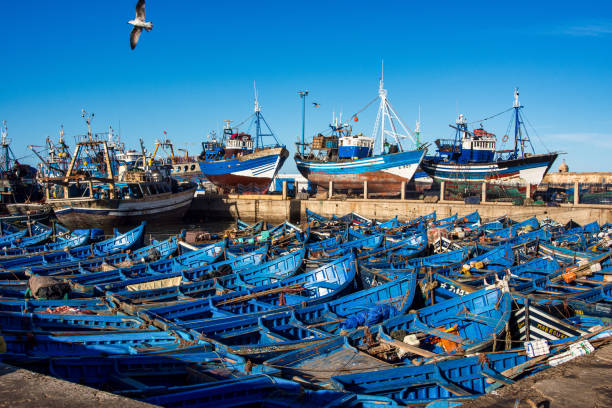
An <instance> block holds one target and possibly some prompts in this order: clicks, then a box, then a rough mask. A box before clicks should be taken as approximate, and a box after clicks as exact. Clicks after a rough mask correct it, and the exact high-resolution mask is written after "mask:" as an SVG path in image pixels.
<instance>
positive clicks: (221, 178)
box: [206, 174, 272, 194]
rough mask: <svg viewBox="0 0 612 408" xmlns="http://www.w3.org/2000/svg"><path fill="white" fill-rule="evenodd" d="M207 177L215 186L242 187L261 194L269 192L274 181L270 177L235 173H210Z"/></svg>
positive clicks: (226, 187) (227, 188) (226, 188)
mask: <svg viewBox="0 0 612 408" xmlns="http://www.w3.org/2000/svg"><path fill="white" fill-rule="evenodd" d="M206 177H207V178H208V180H209V181H210V182H211V183H213V184H214V185H215V186H217V187H221V188H223V189H225V190H229V191H231V190H232V189H242V190H246V191H254V192H257V193H261V194H264V193H267V192H268V189H269V188H270V184H271V183H272V179H271V178H269V177H246V176H236V175H234V174H216V175H212V174H209V175H207V176H206Z"/></svg>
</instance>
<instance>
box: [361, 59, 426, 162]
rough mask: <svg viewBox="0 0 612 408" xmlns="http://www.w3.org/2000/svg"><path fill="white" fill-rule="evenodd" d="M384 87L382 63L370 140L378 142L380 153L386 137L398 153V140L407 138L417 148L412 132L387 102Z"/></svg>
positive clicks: (401, 149)
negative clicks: (376, 108) (376, 111)
mask: <svg viewBox="0 0 612 408" xmlns="http://www.w3.org/2000/svg"><path fill="white" fill-rule="evenodd" d="M384 85H385V82H384V61H383V64H382V66H381V76H380V81H379V85H378V97H379V98H380V104H379V107H378V114H377V115H376V122H374V129H373V131H372V138H373V139H374V140H377V139H378V140H379V143H380V152H381V153H384V150H385V143H386V141H387V136H391V137H392V138H393V139H394V140H395V142H396V143H397V145H398V147H399V149H400V151H403V148H402V144H401V142H400V139H405V138H406V137H409V138H410V139H411V140H412V142H413V143H415V144H417V146H418V143H417V141H416V140H415V139H414V137H413V136H412V132H410V130H408V128H407V127H406V125H404V122H402V120H401V119H400V118H399V116H398V115H397V113H395V110H394V109H393V106H391V103H390V102H389V99H388V98H387V90H386V89H385V86H384ZM396 122H397V124H399V127H400V131H403V132H404V133H400V132H399V131H398V127H397V126H396ZM387 124H388V125H389V128H388V129H387V128H386V127H387Z"/></svg>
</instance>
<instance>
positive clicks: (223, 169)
mask: <svg viewBox="0 0 612 408" xmlns="http://www.w3.org/2000/svg"><path fill="white" fill-rule="evenodd" d="M249 119H252V120H251V123H250V125H249V129H254V131H255V137H254V138H253V137H252V136H251V135H250V134H249V133H244V132H239V131H238V130H234V129H232V128H231V127H230V121H226V126H225V128H224V129H223V137H222V139H221V140H220V141H218V140H217V139H216V138H215V136H214V135H212V137H211V140H209V141H206V142H203V143H202V149H203V150H202V154H201V155H200V157H199V163H200V170H201V171H202V174H204V176H205V177H206V178H207V179H208V180H210V182H211V183H213V184H214V185H216V186H217V187H220V188H222V189H224V190H227V191H234V192H256V193H265V192H267V191H268V188H269V187H270V183H271V182H272V179H273V178H274V177H275V176H276V174H277V173H278V171H279V170H280V168H281V167H282V166H283V164H284V163H285V160H286V159H287V157H288V156H289V152H288V151H287V149H286V148H285V146H282V145H280V144H279V143H278V140H277V139H276V136H275V135H274V133H273V132H272V130H271V129H270V126H269V125H268V122H266V120H265V119H264V117H263V115H262V114H261V107H260V106H259V101H258V99H257V92H255V111H254V113H253V115H252V116H251V117H250V118H249ZM249 119H247V120H249ZM247 120H245V121H244V122H246V121H247ZM244 122H243V123H244ZM264 127H265V128H266V129H267V133H265V131H264ZM264 138H272V139H273V140H274V144H272V145H266V144H265V143H264ZM253 139H254V140H253Z"/></svg>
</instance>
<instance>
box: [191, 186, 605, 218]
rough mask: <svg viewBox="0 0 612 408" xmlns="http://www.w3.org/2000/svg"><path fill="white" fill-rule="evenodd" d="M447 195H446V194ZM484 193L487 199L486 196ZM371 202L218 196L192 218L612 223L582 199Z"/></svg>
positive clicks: (196, 204)
mask: <svg viewBox="0 0 612 408" xmlns="http://www.w3.org/2000/svg"><path fill="white" fill-rule="evenodd" d="M442 191H444V190H442ZM485 194H486V193H484V194H483V195H485ZM440 196H441V197H439V198H438V200H437V202H427V201H431V200H414V199H401V198H400V199H372V198H363V197H362V198H335V197H334V196H333V195H332V196H331V198H325V199H322V198H312V197H311V198H308V199H295V198H289V197H286V195H237V194H228V195H217V194H207V195H201V196H197V197H196V198H195V199H194V200H193V203H192V206H191V210H190V215H191V216H192V217H194V218H196V219H203V220H215V219H235V218H240V219H244V220H247V221H259V220H263V219H265V220H267V221H270V222H277V221H278V222H282V221H284V220H290V221H291V222H294V223H299V222H301V221H305V220H306V216H305V214H306V209H309V210H311V211H314V212H316V213H317V214H321V215H323V216H325V217H331V216H333V215H338V214H348V213H350V212H356V213H358V214H360V215H362V216H364V217H366V218H371V219H379V220H386V219H390V218H393V217H394V216H396V215H397V216H398V219H399V220H402V221H405V220H409V219H413V218H415V217H419V216H423V215H426V214H429V213H431V212H433V211H436V213H437V214H438V216H439V217H447V216H450V215H452V214H455V213H457V214H458V215H459V216H463V215H466V214H469V213H472V212H474V211H478V212H479V214H481V216H482V217H483V218H487V219H493V218H498V217H501V216H504V215H508V214H509V215H511V216H512V217H513V218H516V219H525V218H529V217H531V216H534V215H535V216H537V217H538V218H540V219H541V218H545V217H549V218H553V219H555V220H556V221H558V222H562V223H565V222H568V221H570V220H573V221H575V222H578V223H580V224H583V223H588V222H591V221H597V222H599V223H601V224H605V223H606V222H611V223H612V204H581V203H580V202H579V200H572V202H569V203H561V204H558V205H556V206H547V205H514V204H513V203H512V202H488V201H487V200H486V199H485V200H482V199H481V200H480V203H479V204H466V203H465V202H464V201H454V200H445V199H440V198H444V196H443V194H440Z"/></svg>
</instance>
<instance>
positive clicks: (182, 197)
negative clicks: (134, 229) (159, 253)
mask: <svg viewBox="0 0 612 408" xmlns="http://www.w3.org/2000/svg"><path fill="white" fill-rule="evenodd" d="M194 192H195V187H192V188H189V189H187V190H184V191H181V192H178V193H173V194H171V193H164V194H158V195H156V196H148V197H146V198H144V199H133V200H96V199H84V200H81V199H72V200H50V202H49V204H51V206H52V207H53V209H54V212H55V216H56V217H57V219H58V220H59V221H60V222H61V223H62V224H64V225H66V226H67V227H69V228H75V227H76V228H105V229H108V228H110V227H114V226H118V225H134V224H137V223H140V222H142V221H159V220H163V221H164V222H166V221H169V220H177V219H181V218H183V216H184V215H185V213H187V211H188V210H189V207H190V206H191V201H192V200H193V195H194Z"/></svg>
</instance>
